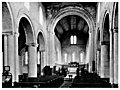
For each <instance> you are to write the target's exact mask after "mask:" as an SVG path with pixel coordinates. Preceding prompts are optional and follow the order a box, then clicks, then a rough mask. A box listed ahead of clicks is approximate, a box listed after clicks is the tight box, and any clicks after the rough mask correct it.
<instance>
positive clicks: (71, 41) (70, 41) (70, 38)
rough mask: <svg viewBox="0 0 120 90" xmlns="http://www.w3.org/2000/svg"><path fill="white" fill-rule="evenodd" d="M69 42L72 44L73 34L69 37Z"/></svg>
mask: <svg viewBox="0 0 120 90" xmlns="http://www.w3.org/2000/svg"><path fill="white" fill-rule="evenodd" d="M70 43H71V44H73V43H74V42H73V36H71V37H70Z"/></svg>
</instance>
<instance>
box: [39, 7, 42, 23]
mask: <svg viewBox="0 0 120 90" xmlns="http://www.w3.org/2000/svg"><path fill="white" fill-rule="evenodd" d="M39 23H40V24H41V25H43V11H42V8H41V6H40V7H39Z"/></svg>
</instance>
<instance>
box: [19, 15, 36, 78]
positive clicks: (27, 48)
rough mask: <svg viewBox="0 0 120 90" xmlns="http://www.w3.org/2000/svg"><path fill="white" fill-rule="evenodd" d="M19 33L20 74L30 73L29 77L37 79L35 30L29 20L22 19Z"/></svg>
mask: <svg viewBox="0 0 120 90" xmlns="http://www.w3.org/2000/svg"><path fill="white" fill-rule="evenodd" d="M18 33H19V37H18V55H19V59H18V60H19V61H18V63H19V67H18V68H19V70H18V74H20V75H21V74H23V73H28V77H37V62H36V52H37V47H36V43H35V42H34V41H35V40H34V32H33V28H32V25H31V24H30V22H29V20H28V18H26V17H21V18H20V21H19V29H18Z"/></svg>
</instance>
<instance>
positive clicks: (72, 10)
mask: <svg viewBox="0 0 120 90" xmlns="http://www.w3.org/2000/svg"><path fill="white" fill-rule="evenodd" d="M68 15H77V16H80V17H82V18H83V19H84V20H85V21H86V22H87V24H88V27H89V41H90V42H89V43H90V45H89V47H90V50H89V53H90V55H89V56H88V57H90V59H89V60H88V61H89V62H90V63H89V64H90V65H89V66H90V67H89V71H90V72H92V61H93V60H94V48H93V46H94V39H93V36H94V30H95V23H94V20H93V18H92V16H91V15H90V13H88V12H87V11H85V10H84V9H82V8H78V7H67V8H64V9H61V10H60V11H58V12H57V14H55V15H54V16H53V17H52V18H51V19H50V22H49V24H48V27H47V29H48V31H49V32H51V34H53V35H54V29H55V26H56V24H57V23H58V21H59V20H61V19H62V18H64V17H65V16H68ZM53 50H54V49H53ZM91 54H92V55H91ZM51 57H52V56H51ZM50 60H51V59H50Z"/></svg>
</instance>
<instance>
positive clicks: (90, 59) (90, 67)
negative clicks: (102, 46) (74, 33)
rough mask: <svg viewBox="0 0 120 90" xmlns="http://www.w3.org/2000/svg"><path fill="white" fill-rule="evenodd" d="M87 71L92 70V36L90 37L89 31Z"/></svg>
mask: <svg viewBox="0 0 120 90" xmlns="http://www.w3.org/2000/svg"><path fill="white" fill-rule="evenodd" d="M88 49H89V50H88V51H89V56H88V59H89V72H92V61H93V38H92V32H89V46H88Z"/></svg>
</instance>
